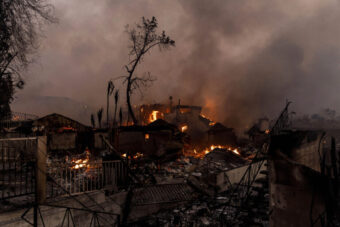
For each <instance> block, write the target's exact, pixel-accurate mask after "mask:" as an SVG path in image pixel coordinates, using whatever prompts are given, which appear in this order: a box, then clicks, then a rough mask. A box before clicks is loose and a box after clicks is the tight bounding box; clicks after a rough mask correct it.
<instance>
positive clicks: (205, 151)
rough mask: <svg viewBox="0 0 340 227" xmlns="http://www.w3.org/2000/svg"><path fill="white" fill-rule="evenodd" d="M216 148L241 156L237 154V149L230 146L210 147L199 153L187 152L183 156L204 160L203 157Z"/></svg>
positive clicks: (195, 151)
mask: <svg viewBox="0 0 340 227" xmlns="http://www.w3.org/2000/svg"><path fill="white" fill-rule="evenodd" d="M216 148H219V149H225V150H227V151H229V152H233V153H234V154H236V155H241V153H240V152H239V150H238V149H237V148H232V147H230V146H223V145H211V146H210V147H208V148H205V149H203V150H202V151H201V152H198V151H197V150H196V149H194V152H193V153H190V152H189V153H188V152H187V153H186V154H185V155H187V156H193V157H195V158H204V156H205V155H207V154H209V153H210V152H211V151H213V150H215V149H216Z"/></svg>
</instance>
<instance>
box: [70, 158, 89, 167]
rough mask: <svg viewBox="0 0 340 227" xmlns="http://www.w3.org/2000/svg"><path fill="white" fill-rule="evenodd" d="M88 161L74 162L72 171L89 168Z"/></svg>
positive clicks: (79, 160)
mask: <svg viewBox="0 0 340 227" xmlns="http://www.w3.org/2000/svg"><path fill="white" fill-rule="evenodd" d="M88 161H89V160H88V159H78V160H74V161H73V160H72V163H74V164H75V165H74V166H73V167H72V169H80V168H85V167H87V165H86V163H88Z"/></svg>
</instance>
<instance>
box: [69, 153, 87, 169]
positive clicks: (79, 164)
mask: <svg viewBox="0 0 340 227" xmlns="http://www.w3.org/2000/svg"><path fill="white" fill-rule="evenodd" d="M85 155H86V157H85V158H84V159H82V158H80V159H72V161H71V163H72V164H73V166H72V167H71V168H72V169H81V168H87V167H90V166H89V165H88V164H87V163H88V162H89V160H90V155H91V153H90V151H89V150H88V149H86V150H85Z"/></svg>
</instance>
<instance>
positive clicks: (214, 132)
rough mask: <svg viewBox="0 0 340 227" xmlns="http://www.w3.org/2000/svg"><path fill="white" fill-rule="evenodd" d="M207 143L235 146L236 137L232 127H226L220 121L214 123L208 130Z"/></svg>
mask: <svg viewBox="0 0 340 227" xmlns="http://www.w3.org/2000/svg"><path fill="white" fill-rule="evenodd" d="M207 133H208V144H219V145H224V146H227V145H229V146H234V147H235V146H236V145H237V138H236V135H235V133H234V129H232V128H227V127H225V126H224V125H222V124H221V123H216V124H215V125H213V126H212V127H211V128H210V129H209V130H208V132H207Z"/></svg>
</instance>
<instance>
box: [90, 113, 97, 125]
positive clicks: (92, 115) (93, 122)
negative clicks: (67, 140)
mask: <svg viewBox="0 0 340 227" xmlns="http://www.w3.org/2000/svg"><path fill="white" fill-rule="evenodd" d="M91 125H92V127H93V128H95V127H96V122H95V120H94V114H91Z"/></svg>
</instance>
